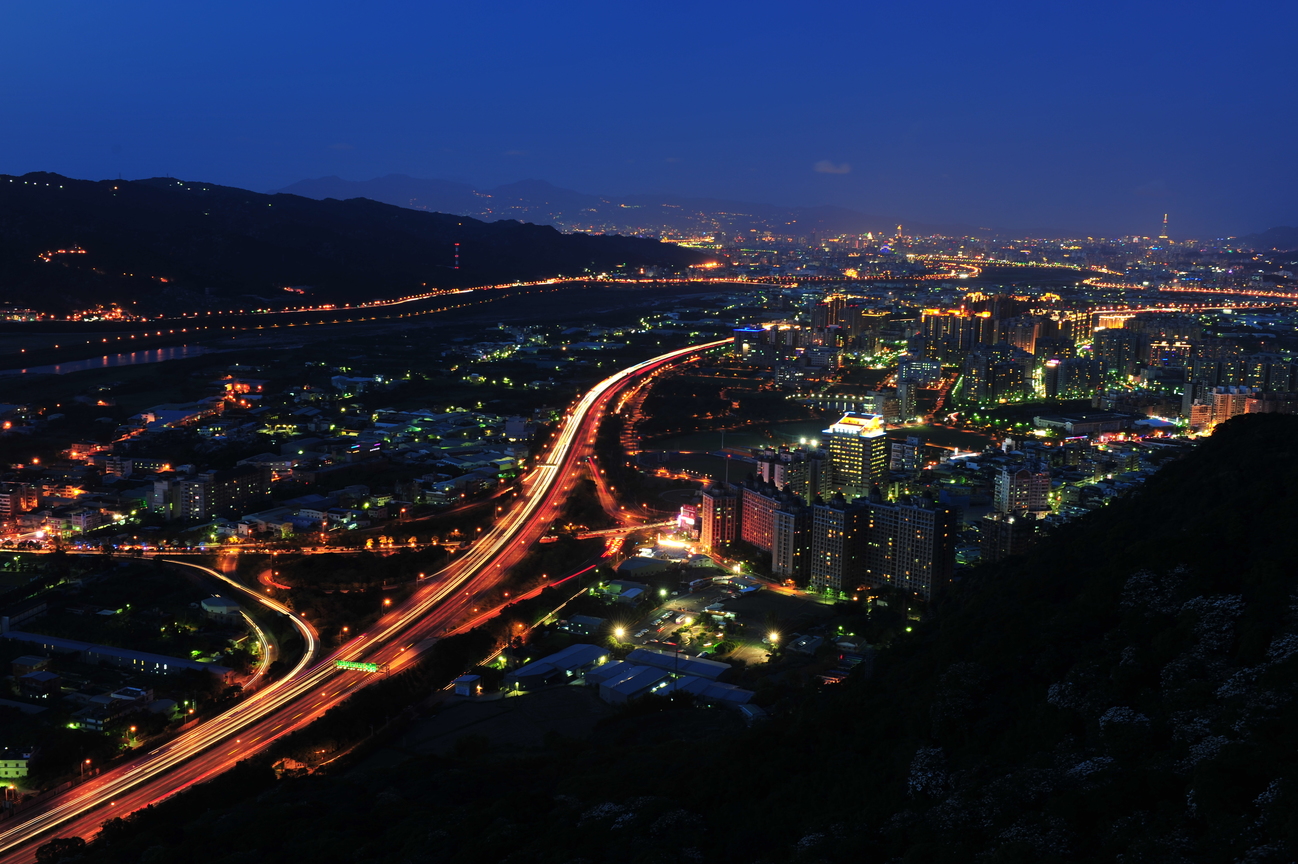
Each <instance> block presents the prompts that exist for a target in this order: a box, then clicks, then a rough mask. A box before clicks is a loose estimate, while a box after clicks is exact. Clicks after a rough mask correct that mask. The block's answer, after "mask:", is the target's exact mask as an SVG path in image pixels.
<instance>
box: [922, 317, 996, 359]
mask: <svg viewBox="0 0 1298 864" xmlns="http://www.w3.org/2000/svg"><path fill="white" fill-rule="evenodd" d="M920 328H921V329H920V335H921V336H922V337H923V343H924V356H925V357H927V358H929V359H931V360H942V361H944V362H947V363H955V362H959V360H960V358H961V357H963V356H964V355H965V354H966V353H968V352H969V351H972V350H973V349H974V348H976V347H977V346H979V345H990V344H992V343H993V342H995V341H996V324H995V321H994V320H993V319H992V315H991V313H990V312H970V311H968V310H966V309H925V310H924V312H923V317H922V318H921V320H920Z"/></svg>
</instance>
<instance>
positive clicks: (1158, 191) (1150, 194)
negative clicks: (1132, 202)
mask: <svg viewBox="0 0 1298 864" xmlns="http://www.w3.org/2000/svg"><path fill="white" fill-rule="evenodd" d="M1132 191H1133V192H1134V193H1135V195H1136V197H1137V198H1167V197H1168V196H1169V195H1171V194H1172V190H1170V189H1168V188H1167V183H1165V182H1164V181H1162V180H1150V181H1149V182H1148V183H1142V184H1141V185H1139V186H1137V187H1136V188H1135V189H1133V190H1132Z"/></svg>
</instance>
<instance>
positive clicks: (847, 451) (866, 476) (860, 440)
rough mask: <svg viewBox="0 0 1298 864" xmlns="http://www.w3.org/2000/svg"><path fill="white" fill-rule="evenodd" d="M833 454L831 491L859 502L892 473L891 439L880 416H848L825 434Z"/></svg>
mask: <svg viewBox="0 0 1298 864" xmlns="http://www.w3.org/2000/svg"><path fill="white" fill-rule="evenodd" d="M824 435H825V449H826V450H828V451H829V469H830V473H831V475H832V476H831V480H830V483H829V486H830V488H832V489H833V490H834V491H835V492H838V493H840V494H842V495H843V496H845V497H849V498H857V497H861V496H863V495H866V494H868V493H869V491H870V489H871V487H873V486H874V485H875V484H877V483H882V482H885V481H886V479H887V471H888V436H887V435H886V434H885V432H884V422H883V417H881V416H879V415H878V414H857V413H854V412H850V411H849V412H848V413H846V414H844V415H843V416H842V418H840V419H839V420H838V422H836V423H834V424H833V425H832V426H830V427H829V428H828V429H826V430H825V432H824Z"/></svg>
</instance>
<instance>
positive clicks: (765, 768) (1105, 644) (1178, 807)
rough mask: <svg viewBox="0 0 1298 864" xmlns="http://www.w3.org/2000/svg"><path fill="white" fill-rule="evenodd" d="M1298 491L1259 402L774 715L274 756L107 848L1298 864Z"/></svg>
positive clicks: (115, 858) (403, 855) (1297, 462)
mask: <svg viewBox="0 0 1298 864" xmlns="http://www.w3.org/2000/svg"><path fill="white" fill-rule="evenodd" d="M1295 490H1298V417H1288V416H1280V415H1247V416H1244V417H1241V418H1237V419H1234V420H1231V421H1229V422H1228V423H1226V424H1224V425H1222V426H1220V427H1218V431H1217V433H1216V434H1215V435H1214V436H1213V437H1212V438H1211V439H1210V440H1208V441H1206V442H1205V443H1204V444H1203V445H1202V446H1201V447H1199V448H1198V449H1197V450H1196V451H1195V452H1193V453H1192V454H1191V455H1190V456H1188V457H1186V458H1185V459H1183V460H1181V461H1179V462H1175V463H1172V464H1170V465H1169V466H1167V467H1166V468H1164V469H1163V471H1162V472H1160V473H1159V474H1158V475H1156V476H1155V477H1154V478H1153V479H1152V480H1151V481H1150V482H1149V483H1148V484H1147V486H1146V487H1145V489H1144V490H1142V491H1141V492H1140V493H1138V494H1137V495H1136V496H1135V497H1132V498H1130V499H1126V500H1119V501H1116V502H1114V503H1113V504H1111V505H1110V506H1109V507H1107V508H1105V509H1104V510H1102V511H1100V512H1098V513H1095V514H1093V515H1092V516H1090V517H1088V518H1087V519H1085V520H1082V521H1081V522H1079V523H1076V524H1074V525H1072V526H1070V527H1068V528H1066V529H1064V530H1062V531H1061V532H1059V533H1058V534H1057V535H1055V536H1053V537H1052V538H1050V539H1049V540H1048V541H1046V542H1045V543H1044V544H1042V545H1041V546H1039V547H1038V548H1037V549H1035V550H1034V551H1033V552H1032V553H1031V554H1030V555H1028V556H1025V557H1019V558H1014V559H1010V560H1008V561H1005V562H1002V563H1000V564H997V565H989V566H987V567H984V568H983V569H981V570H980V571H978V572H977V573H976V574H975V575H974V576H973V577H972V578H970V579H967V580H966V581H965V582H964V584H963V585H962V586H961V587H959V588H958V589H957V590H956V591H955V592H954V593H953V594H952V595H951V596H950V597H949V598H947V600H946V601H945V602H944V603H943V604H942V606H941V608H939V609H938V610H937V612H936V614H935V616H934V618H933V620H931V621H929V622H927V623H926V624H924V625H923V626H921V627H919V628H916V632H915V633H914V634H912V635H911V636H910V637H903V641H902V642H900V643H895V644H894V645H893V646H892V647H891V648H889V649H887V650H885V651H884V652H883V653H882V654H881V656H880V658H879V660H878V662H877V663H876V669H875V674H874V676H873V677H872V678H871V679H869V680H858V679H856V678H853V679H849V681H848V682H847V683H845V684H843V685H840V686H839V687H838V688H837V689H834V690H826V691H823V692H819V693H818V692H815V691H811V690H805V689H799V688H797V687H792V688H791V689H790V690H788V691H787V692H786V695H785V696H784V697H783V701H782V703H781V705H782V707H783V708H784V709H786V710H785V711H784V713H783V715H782V716H780V717H778V718H777V719H775V720H773V721H772V722H771V723H770V724H768V725H767V726H766V727H764V728H761V727H759V728H757V729H755V730H752V731H749V732H746V733H742V734H735V733H732V732H729V731H724V729H721V728H720V727H719V729H718V731H716V732H713V733H711V734H709V733H707V732H706V731H698V730H697V729H696V728H695V727H693V726H690V725H689V724H688V723H685V722H684V717H685V715H688V714H691V713H693V714H703V713H706V712H693V711H684V712H675V711H673V712H667V713H663V714H657V715H653V716H650V717H645V716H640V717H624V718H621V719H618V720H614V721H613V722H612V723H609V724H607V725H606V726H605V727H603V728H602V729H601V730H599V732H598V733H597V734H596V736H595V737H594V739H593V740H592V741H591V742H587V743H578V742H568V741H564V740H562V739H555V740H553V741H549V742H547V743H548V746H547V747H546V748H545V749H543V750H537V751H531V752H522V753H519V752H485V753H484V752H480V750H479V749H477V748H469V747H465V748H462V751H461V752H458V753H457V754H456V755H454V756H448V757H445V758H440V759H438V758H417V757H416V758H411V759H409V760H408V761H406V762H404V763H402V764H400V765H398V766H396V767H388V768H385V769H382V770H380V769H376V768H372V767H371V768H370V769H369V770H367V771H352V772H349V773H342V774H339V775H337V776H325V777H315V778H306V779H301V780H293V781H279V782H276V781H274V780H273V778H272V777H271V776H270V774H269V771H268V770H267V769H264V768H256V767H254V766H247V767H246V768H245V769H244V771H243V773H242V774H241V775H240V776H239V777H238V778H237V785H235V784H234V781H232V783H231V784H230V785H227V786H226V787H221V789H220V790H217V789H214V790H213V791H212V792H211V793H210V794H207V795H206V797H202V796H196V797H194V798H192V799H190V803H188V804H186V803H184V802H183V801H178V802H175V803H174V804H171V805H164V807H163V808H162V809H160V810H159V811H157V813H156V814H151V815H148V816H145V817H144V818H141V819H137V820H134V821H133V822H132V823H128V824H126V825H121V824H117V825H115V826H114V829H115V830H114V831H113V832H112V835H111V838H110V840H111V842H106V843H104V844H101V845H99V846H98V847H97V848H95V849H93V850H92V851H91V854H90V855H89V856H88V858H87V859H86V860H88V861H92V862H126V861H162V860H168V859H176V858H177V857H181V856H183V857H185V859H186V860H189V861H201V862H227V864H234V862H243V861H254V860H271V859H273V858H276V857H280V856H282V855H302V856H310V858H311V860H313V861H316V862H321V864H324V862H334V861H338V862H343V861H348V862H380V861H453V862H497V861H507V862H556V864H558V862H572V861H590V862H596V861H619V862H630V864H635V862H646V864H647V862H687V861H716V862H736V864H739V862H742V864H753V862H778V861H801V862H819V861H847V860H853V861H855V860H864V861H878V862H885V861H903V860H904V861H907V862H969V861H988V862H1025V864H1026V862H1039V861H1096V862H1099V861H1106V862H1111V861H1125V862H1133V861H1142V862H1189V861H1195V862H1204V861H1207V862H1233V861H1247V862H1273V861H1274V862H1284V861H1292V860H1293V856H1294V854H1295V852H1298V819H1296V818H1295V816H1294V814H1295V813H1298V598H1295V596H1294V595H1295V588H1296V587H1298V585H1296V584H1295V583H1296V581H1298V573H1296V572H1295V570H1294V565H1293V562H1294V561H1295V560H1298V557H1296V556H1298V532H1296V531H1294V527H1293V526H1294V525H1295V524H1296V523H1298V492H1295ZM232 793H238V794H241V795H246V796H247V797H248V798H249V799H255V800H246V801H244V802H243V803H237V804H236V803H225V802H226V801H227V800H228V796H230V795H231V794H232ZM223 796H225V797H223ZM168 808H170V809H168ZM212 836H220V837H222V838H224V840H223V842H222V843H221V844H211V843H207V842H204V841H205V838H210V837H212Z"/></svg>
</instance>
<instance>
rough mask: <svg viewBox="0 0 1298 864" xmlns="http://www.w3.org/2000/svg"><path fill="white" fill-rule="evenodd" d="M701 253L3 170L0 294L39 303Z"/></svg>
mask: <svg viewBox="0 0 1298 864" xmlns="http://www.w3.org/2000/svg"><path fill="white" fill-rule="evenodd" d="M456 243H459V244H460V246H459V269H458V270H457V269H454V266H455V244H456ZM60 250H62V251H60ZM703 260H705V258H704V256H703V255H702V254H701V253H699V252H696V251H693V250H689V249H682V248H680V247H677V246H673V245H670V244H663V243H657V242H654V241H650V240H642V239H634V238H625V237H615V236H604V237H596V236H588V235H564V234H561V233H559V232H558V231H556V230H555V229H554V228H551V227H546V226H540V225H528V224H522V223H519V222H515V221H501V222H493V223H491V224H487V223H484V222H481V221H478V220H475V219H470V218H465V217H462V216H449V215H445V214H442V213H423V212H417V211H414V210H410V209H408V208H401V207H395V206H391V205H388V204H381V203H378V202H376V201H369V200H364V199H357V200H350V201H338V200H326V201H315V200H312V199H309V198H303V197H300V196H296V195H263V194H260V193H256V192H249V191H247V190H245V189H235V188H231V187H225V186H216V185H213V184H208V183H193V182H187V181H178V180H174V179H166V178H156V179H152V180H137V181H120V180H119V181H109V180H103V181H97V182H92V181H86V180H72V179H69V178H66V177H60V176H59V175H56V174H27V175H24V176H22V177H10V176H7V175H0V305H7V306H17V307H30V308H33V309H36V310H37V311H50V312H68V311H71V310H73V309H84V308H88V307H91V306H95V305H99V304H109V303H120V304H122V305H123V306H124V307H126V308H129V309H132V310H137V311H150V312H156V311H169V312H176V311H187V310H192V309H202V308H230V307H232V306H233V307H235V308H242V307H246V306H247V305H248V304H249V303H254V304H257V305H297V304H301V303H304V302H309V301H313V300H314V301H324V302H344V303H346V302H350V303H356V302H364V301H367V300H373V299H380V298H391V297H399V296H404V295H408V294H412V293H417V292H419V291H420V290H421V289H423V287H424V286H425V285H428V286H437V287H453V286H464V285H481V284H492V283H497V282H509V281H514V280H531V279H539V278H548V277H551V276H555V275H558V274H564V275H580V274H582V273H583V272H586V271H587V270H591V271H595V272H599V271H603V270H611V269H615V268H618V267H620V266H623V265H627V266H631V267H636V268H639V267H642V266H649V265H664V266H667V267H671V268H677V267H685V266H688V265H690V264H695V263H699V262H701V261H703ZM286 288H297V289H298V290H296V291H286V290H285V289H286Z"/></svg>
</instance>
